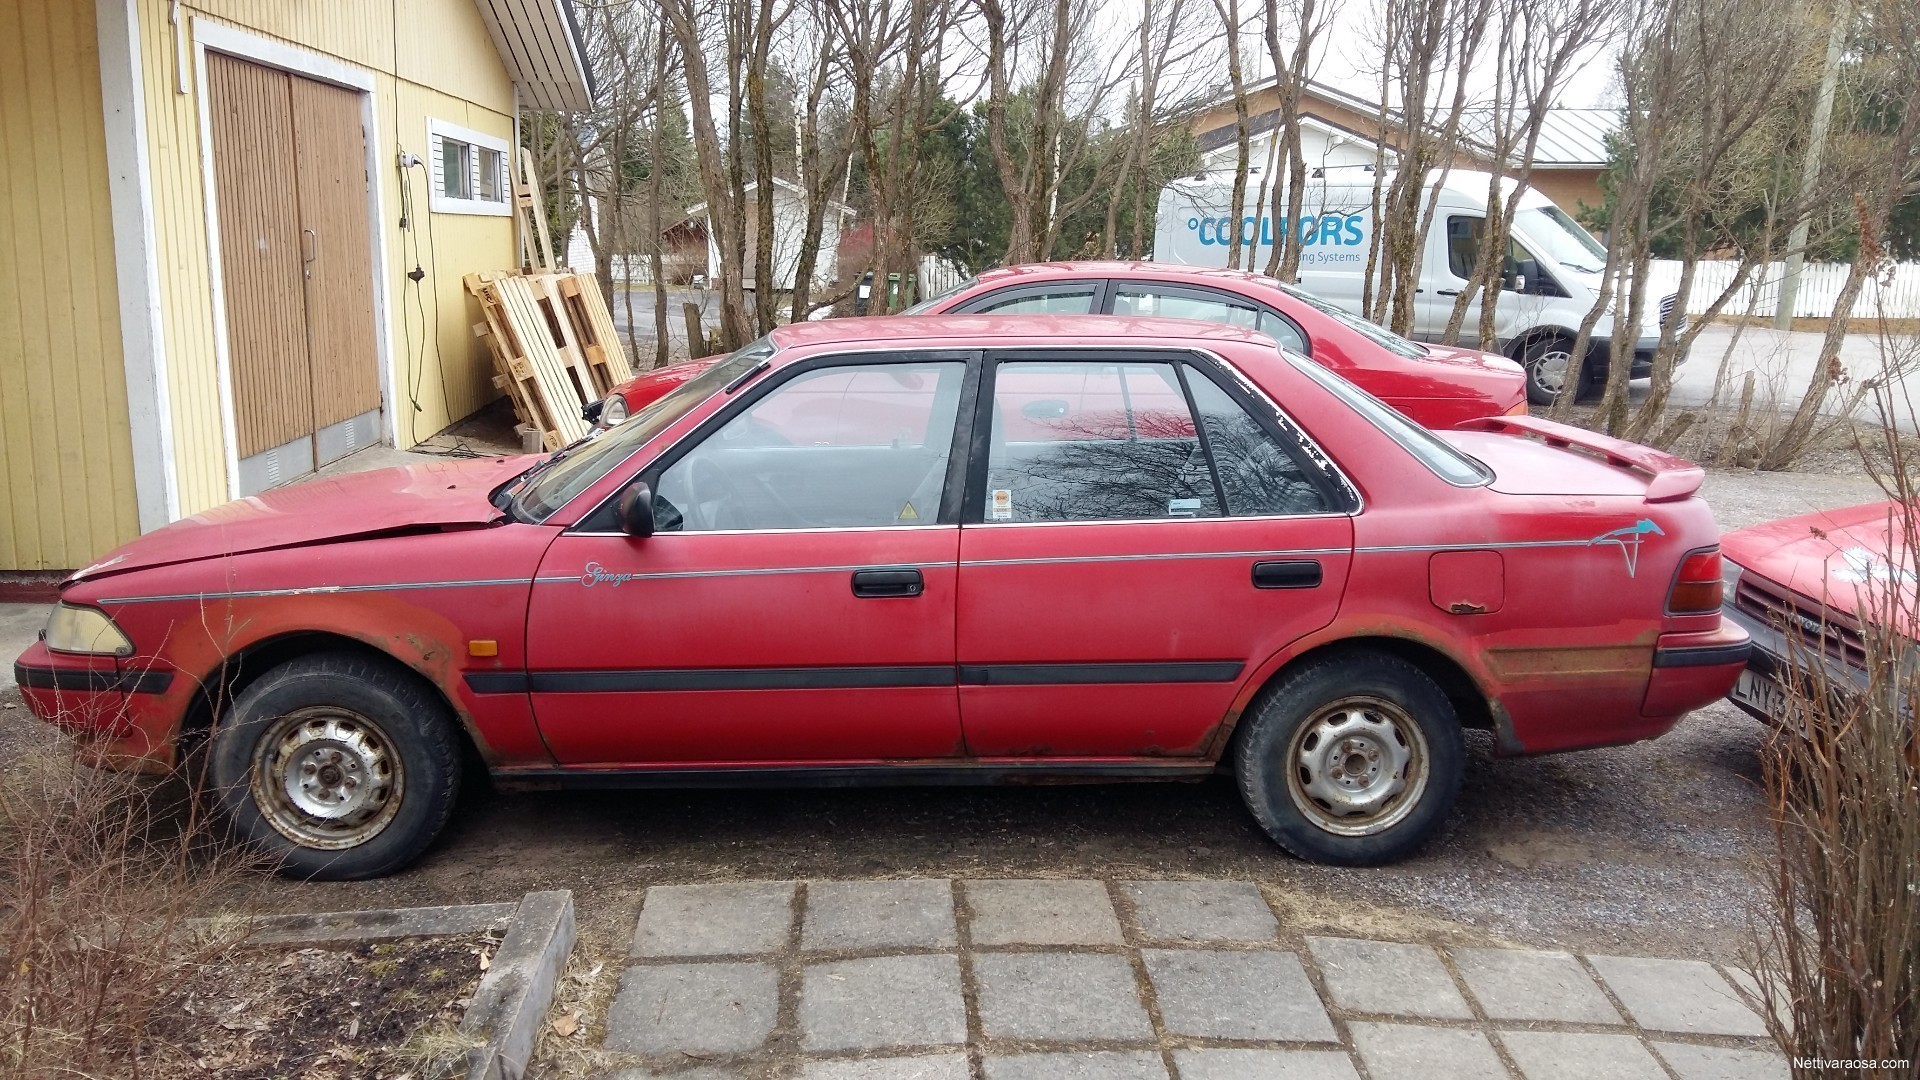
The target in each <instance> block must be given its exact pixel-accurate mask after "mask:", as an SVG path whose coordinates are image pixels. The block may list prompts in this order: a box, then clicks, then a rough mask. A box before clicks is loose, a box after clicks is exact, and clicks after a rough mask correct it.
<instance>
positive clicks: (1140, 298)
mask: <svg viewBox="0 0 1920 1080" xmlns="http://www.w3.org/2000/svg"><path fill="white" fill-rule="evenodd" d="M1111 306H1112V308H1113V314H1115V315H1153V316H1158V317H1160V318H1163V319H1199V320H1200V321H1202V322H1217V323H1226V324H1227V325H1229V326H1244V327H1247V328H1248V329H1252V330H1258V331H1260V332H1261V333H1263V334H1265V335H1267V336H1268V337H1270V338H1272V339H1274V340H1275V341H1278V342H1279V343H1280V344H1281V346H1282V347H1283V348H1288V349H1292V350H1294V351H1295V352H1308V351H1309V350H1308V348H1307V339H1306V335H1304V334H1302V333H1301V332H1300V328H1299V327H1297V326H1295V325H1293V323H1291V322H1289V321H1288V320H1286V319H1283V318H1281V317H1279V316H1278V315H1275V314H1274V313H1273V312H1271V311H1264V310H1261V309H1260V308H1257V307H1255V306H1254V305H1252V304H1247V303H1236V302H1234V301H1233V300H1232V299H1230V298H1229V297H1228V296H1225V295H1218V296H1216V295H1196V294H1195V293H1194V292H1190V291H1187V290H1184V289H1182V290H1171V289H1160V288H1156V287H1155V286H1152V285H1138V284H1119V283H1116V284H1115V285H1114V287H1113V300H1112V304H1111Z"/></svg>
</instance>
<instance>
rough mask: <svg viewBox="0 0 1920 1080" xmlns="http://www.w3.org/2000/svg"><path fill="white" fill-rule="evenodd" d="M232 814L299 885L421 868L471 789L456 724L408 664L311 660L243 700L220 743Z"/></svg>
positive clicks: (218, 762) (272, 676)
mask: <svg viewBox="0 0 1920 1080" xmlns="http://www.w3.org/2000/svg"><path fill="white" fill-rule="evenodd" d="M211 766H212V774H213V781H214V784H215V789H216V791H217V792H218V799H219V805H220V809H221V811H222V812H223V813H224V814H225V816H226V818H227V821H228V823H229V825H230V826H231V827H232V829H233V831H234V833H235V835H236V836H237V837H238V838H239V839H240V840H241V841H242V842H244V843H246V844H248V845H249V846H251V847H252V848H254V849H255V850H257V851H259V852H260V853H261V854H262V855H263V856H265V857H266V858H267V859H269V860H271V861H272V862H273V863H274V864H275V866H276V868H277V869H278V870H279V871H280V872H281V873H282V874H285V875H286V876H288V877H296V878H317V879H322V880H353V879H357V878H368V877H378V876H380V875H382V874H388V873H392V872H393V871H395V870H398V869H400V868H401V867H403V866H405V865H407V864H408V863H410V862H412V861H413V860H414V859H415V858H416V857H418V856H419V854H420V853H421V852H422V851H424V850H425V849H426V847H427V845H428V844H429V843H431V842H432V841H433V838H434V837H435V836H437V835H438V834H439V832H440V829H441V827H442V826H444V825H445V824H446V822H447V817H448V815H449V814H450V813H451V812H452V809H453V803H454V799H455V797H456V796H457V795H458V794H459V790H460V750H459V743H458V736H457V732H456V728H455V721H454V718H453V716H452V714H451V713H450V712H449V711H448V709H447V707H446V704H445V703H444V702H442V701H441V700H440V699H439V697H438V696H437V695H435V694H434V693H433V691H432V690H431V689H430V688H429V687H427V686H426V685H424V684H423V683H421V682H420V680H419V678H418V677H417V676H416V675H414V673H413V672H411V671H408V670H406V669H404V668H402V667H400V666H399V665H397V664H393V663H391V662H383V661H381V660H378V659H375V658H372V657H364V656H356V655H352V654H348V653H326V654H319V655H314V656H304V657H300V658H298V659H295V660H290V661H288V662H286V663H285V664H282V665H280V666H279V667H277V668H274V669H273V670H271V671H269V672H267V673H266V674H265V675H262V676H261V677H260V678H259V679H258V680H256V681H255V682H254V683H252V684H251V685H249V686H248V687H247V688H246V689H245V690H244V691H242V692H241V694H240V695H239V697H238V698H237V699H236V700H235V701H234V703H233V708H232V709H231V710H230V712H229V714H228V717H227V718H226V719H225V720H224V721H223V722H222V723H220V724H219V725H218V727H217V728H216V730H215V732H214V736H213V746H212V756H211Z"/></svg>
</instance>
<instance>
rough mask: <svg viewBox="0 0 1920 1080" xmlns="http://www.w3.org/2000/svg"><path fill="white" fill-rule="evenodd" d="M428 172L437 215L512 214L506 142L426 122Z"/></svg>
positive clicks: (480, 133)
mask: <svg viewBox="0 0 1920 1080" xmlns="http://www.w3.org/2000/svg"><path fill="white" fill-rule="evenodd" d="M427 142H428V144H429V152H428V153H427V155H426V157H427V171H428V173H429V186H430V192H429V193H430V195H431V198H430V199H429V200H428V205H429V206H430V207H431V208H432V209H433V211H434V212H435V213H438V214H494V215H498V216H502V217H504V216H506V215H508V214H511V213H512V212H513V204H512V202H511V201H510V200H509V198H508V192H509V191H511V190H512V189H511V187H510V186H509V185H508V183H507V140H505V139H501V138H497V137H495V136H492V135H488V134H486V133H484V132H480V131H474V130H473V129H471V128H464V127H461V126H459V125H458V124H449V123H447V122H446V121H444V120H432V119H429V120H428V121H427Z"/></svg>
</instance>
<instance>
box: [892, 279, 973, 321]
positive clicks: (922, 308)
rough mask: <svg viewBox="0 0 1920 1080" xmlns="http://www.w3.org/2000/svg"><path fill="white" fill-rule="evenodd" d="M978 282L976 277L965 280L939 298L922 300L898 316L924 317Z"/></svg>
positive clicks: (931, 297) (932, 297)
mask: <svg viewBox="0 0 1920 1080" xmlns="http://www.w3.org/2000/svg"><path fill="white" fill-rule="evenodd" d="M979 281H980V279H979V278H977V277H970V278H967V279H966V280H965V281H962V282H961V283H960V284H958V285H955V286H954V287H953V288H951V289H948V290H947V291H946V292H943V293H941V294H940V295H939V296H930V297H928V298H927V299H925V300H922V301H920V302H919V303H917V304H915V305H913V306H912V307H910V308H907V309H906V310H904V311H902V312H900V314H902V315H924V314H926V313H927V312H928V311H931V310H933V308H935V307H937V306H938V305H940V304H943V303H945V302H946V301H947V300H949V299H951V298H953V297H955V296H958V295H960V294H961V293H963V292H966V291H967V290H968V289H971V288H973V287H974V286H975V285H976V284H978V283H979Z"/></svg>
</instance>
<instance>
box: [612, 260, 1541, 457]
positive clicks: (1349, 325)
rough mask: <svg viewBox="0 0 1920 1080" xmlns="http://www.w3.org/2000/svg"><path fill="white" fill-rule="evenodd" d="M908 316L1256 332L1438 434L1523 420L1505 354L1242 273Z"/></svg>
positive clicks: (1033, 289)
mask: <svg viewBox="0 0 1920 1080" xmlns="http://www.w3.org/2000/svg"><path fill="white" fill-rule="evenodd" d="M902 314H906V315H938V314H960V315H986V314H998V315H1135V316H1138V315H1148V316H1158V317H1164V318H1180V319H1201V320H1205V321H1207V322H1219V323H1227V324H1229V325H1233V326H1244V327H1250V328H1253V329H1257V330H1259V331H1260V332H1261V333H1264V334H1266V335H1267V336H1268V337H1271V338H1273V339H1274V340H1276V341H1278V342H1279V343H1280V344H1281V345H1283V346H1285V347H1286V348H1288V349H1291V350H1293V351H1294V352H1297V353H1301V354H1303V355H1306V356H1311V357H1312V358H1313V359H1315V360H1317V361H1319V362H1320V363H1321V364H1322V365H1323V366H1325V367H1327V368H1330V369H1332V370H1333V371H1337V372H1339V373H1340V374H1341V375H1344V376H1346V377H1347V378H1348V379H1349V380H1351V381H1352V382H1354V383H1355V384H1356V385H1358V386H1359V387H1360V388H1361V389H1362V390H1365V391H1367V392H1368V393H1370V394H1372V395H1373V396H1375V397H1377V398H1379V399H1380V400H1382V401H1384V402H1386V403H1387V404H1389V405H1391V406H1393V407H1394V408H1396V409H1399V410H1400V411H1401V412H1403V413H1405V414H1407V415H1408V416H1410V417H1412V418H1413V419H1414V421H1415V422H1417V423H1420V424H1424V425H1426V426H1427V427H1430V428H1436V429H1437V428H1450V427H1457V426H1459V425H1461V424H1464V423H1468V422H1471V421H1473V420H1476V419H1479V418H1480V417H1483V416H1502V415H1507V416H1512V415H1523V414H1525V413H1526V411H1527V391H1526V379H1525V375H1524V374H1523V372H1522V371H1521V368H1520V365H1518V364H1516V363H1514V362H1513V361H1512V360H1509V359H1507V358H1506V357H1504V356H1500V355H1499V354H1497V353H1484V352H1480V351H1478V350H1475V349H1461V348H1452V347H1449V346H1445V345H1421V344H1419V343H1417V342H1412V341H1408V340H1407V339H1406V338H1403V337H1401V336H1399V335H1398V334H1395V333H1392V332H1391V331H1389V330H1387V329H1385V328H1383V327H1380V326H1376V325H1374V324H1373V323H1370V322H1367V321H1366V320H1365V319H1361V318H1359V317H1357V316H1355V315H1352V314H1350V313H1348V312H1346V311H1343V310H1341V309H1340V308H1338V307H1335V306H1334V305H1332V304H1329V303H1327V302H1326V301H1324V300H1321V299H1320V298H1319V297H1316V296H1314V295H1313V294H1312V293H1308V292H1305V291H1303V290H1301V289H1299V288H1297V287H1295V286H1292V285H1285V284H1282V283H1281V282H1279V281H1277V280H1275V279H1273V278H1270V277H1263V276H1261V275H1258V274H1252V273H1248V272H1246V271H1242V270H1209V269H1205V268H1201V267H1192V266H1175V265H1171V264H1165V263H1150V262H1060V263H1034V264H1031V265H1028V266H1013V267H1007V268H1005V269H1000V270H989V271H987V272H986V273H984V274H981V275H980V276H979V277H977V278H973V279H970V280H968V281H966V282H963V283H961V284H960V286H959V287H957V288H955V289H952V290H950V291H948V292H946V293H943V294H942V295H940V296H936V297H934V298H933V299H931V300H926V301H923V302H921V303H919V304H916V305H915V306H913V307H911V308H908V309H907V310H906V311H905V312H903V313H902ZM719 359H720V358H719V357H709V358H706V359H704V360H696V361H692V362H691V363H688V364H675V365H673V366H672V367H668V368H662V369H659V370H656V371H651V372H645V373H642V374H640V375H637V376H635V377H634V378H633V379H632V380H630V381H628V382H626V383H624V384H622V385H620V386H617V387H615V388H614V390H613V393H612V394H610V395H609V396H608V397H607V399H606V400H605V401H603V402H602V403H601V404H600V406H599V411H598V413H596V419H599V420H600V421H601V422H602V423H603V424H607V425H609V426H610V425H611V424H612V423H618V422H619V421H620V419H622V418H623V417H624V416H627V415H631V414H632V413H634V412H637V411H639V409H640V408H641V407H642V406H644V405H646V404H647V403H648V402H650V401H652V400H653V399H655V398H657V397H659V396H660V395H661V394H664V393H666V392H667V391H668V390H671V389H672V388H673V387H675V386H677V385H679V384H680V383H682V382H684V381H686V380H687V379H688V378H691V377H692V376H693V375H694V374H697V373H698V372H699V371H700V370H702V368H701V367H700V365H703V364H711V363H715V362H717V361H718V360H719Z"/></svg>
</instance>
